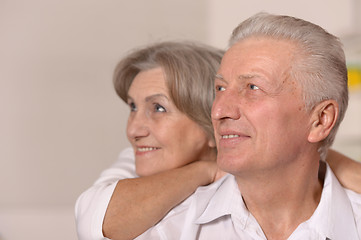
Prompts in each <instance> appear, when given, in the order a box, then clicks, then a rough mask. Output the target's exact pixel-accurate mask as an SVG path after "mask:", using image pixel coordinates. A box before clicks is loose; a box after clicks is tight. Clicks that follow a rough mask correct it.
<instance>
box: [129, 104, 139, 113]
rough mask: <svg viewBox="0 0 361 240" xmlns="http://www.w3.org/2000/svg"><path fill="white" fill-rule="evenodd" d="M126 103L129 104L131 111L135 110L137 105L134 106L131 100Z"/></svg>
mask: <svg viewBox="0 0 361 240" xmlns="http://www.w3.org/2000/svg"><path fill="white" fill-rule="evenodd" d="M128 105H129V108H130V111H131V112H135V111H137V106H135V103H133V102H131V103H128Z"/></svg>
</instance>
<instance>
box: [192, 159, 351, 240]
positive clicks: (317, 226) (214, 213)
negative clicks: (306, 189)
mask: <svg viewBox="0 0 361 240" xmlns="http://www.w3.org/2000/svg"><path fill="white" fill-rule="evenodd" d="M195 202H196V204H197V206H196V208H195V209H196V215H195V216H196V218H195V223H196V224H205V223H208V222H211V221H213V220H215V219H217V218H220V217H222V216H225V215H232V218H238V220H239V222H240V224H241V226H242V227H243V228H245V227H246V224H247V220H248V219H250V217H252V215H251V214H250V213H249V211H248V210H247V208H246V206H245V204H244V202H243V199H242V196H241V193H240V191H239V189H238V185H237V183H236V181H235V178H234V176H233V175H230V174H227V175H226V176H224V177H223V178H222V179H220V180H218V181H217V182H215V183H213V184H212V185H210V186H209V187H204V188H200V189H199V191H197V192H196V194H195ZM251 222H252V221H251ZM303 231H307V232H315V233H318V234H319V235H320V236H322V239H327V238H329V239H344V237H345V233H347V237H348V239H358V233H357V230H356V225H355V221H354V216H353V210H352V206H351V203H350V200H349V199H348V196H347V194H346V192H345V190H344V189H343V187H342V186H341V185H340V183H339V182H338V180H337V179H336V177H335V175H334V174H333V172H332V170H331V169H330V167H329V166H328V164H327V170H326V176H325V181H324V186H323V190H322V195H321V200H320V203H319V205H318V207H317V208H316V210H315V212H314V213H313V215H312V216H311V218H310V219H309V220H307V221H306V222H304V223H302V224H300V225H299V226H298V228H297V229H296V230H295V232H294V234H292V235H291V236H290V239H292V238H293V237H295V236H293V235H297V232H303ZM292 236H293V237H292Z"/></svg>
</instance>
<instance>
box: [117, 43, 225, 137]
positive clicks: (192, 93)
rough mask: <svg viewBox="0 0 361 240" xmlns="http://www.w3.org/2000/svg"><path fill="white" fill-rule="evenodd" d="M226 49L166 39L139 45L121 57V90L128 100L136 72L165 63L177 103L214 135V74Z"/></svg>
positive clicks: (118, 67)
mask: <svg viewBox="0 0 361 240" xmlns="http://www.w3.org/2000/svg"><path fill="white" fill-rule="evenodd" d="M223 54H224V51H222V50H219V49H216V48H213V47H210V46H207V45H204V44H200V43H195V42H162V43H157V44H154V45H151V46H147V47H144V48H141V49H136V50H134V51H132V52H131V53H130V54H128V55H127V56H126V57H125V58H124V59H123V60H121V61H120V62H119V63H118V65H117V67H116V69H115V72H114V78H113V83H114V87H115V90H116V92H117V94H118V95H119V96H120V98H121V99H123V101H124V102H127V98H128V90H129V88H130V85H131V83H132V82H133V79H134V78H135V76H136V75H137V74H138V73H139V72H141V71H145V70H149V69H152V68H156V67H161V68H162V69H163V71H164V72H165V75H166V81H167V84H168V89H169V93H170V97H171V99H172V101H173V102H174V104H175V106H176V107H177V108H178V109H179V110H180V111H181V112H183V113H185V114H186V115H187V116H188V117H189V118H190V119H192V120H193V121H195V122H196V123H198V124H199V125H200V126H201V127H202V128H203V129H204V130H205V132H206V133H207V134H208V135H209V136H210V137H211V138H212V139H214V134H213V127H212V122H211V109H212V103H213V99H214V91H213V87H214V78H215V74H216V72H217V70H218V67H219V65H220V62H221V59H222V56H223Z"/></svg>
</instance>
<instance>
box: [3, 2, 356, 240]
mask: <svg viewBox="0 0 361 240" xmlns="http://www.w3.org/2000/svg"><path fill="white" fill-rule="evenodd" d="M271 3H272V4H271ZM295 4H297V3H294V2H293V3H289V1H286V0H282V1H281V0H278V1H266V0H263V1H261V0H256V1H252V4H251V3H250V2H246V1H236V0H227V1H219V0H197V1H193V0H153V1H149V0H134V1H121V0H118V1H115V0H108V1H96V0H77V1H70V0H54V1H46V0H34V1H25V0H12V1H10V0H0V36H1V37H0V110H1V118H0V166H1V167H0V189H1V190H2V194H1V197H0V239H1V240H3V239H4V240H7V239H12V240H16V239H49V236H48V234H51V233H53V234H54V235H55V236H54V237H50V239H76V237H75V232H74V231H75V230H74V225H73V224H72V223H71V224H69V222H71V221H74V220H73V215H72V213H73V205H74V202H75V200H76V198H77V196H78V195H79V194H80V193H81V192H82V191H83V190H85V189H86V188H87V187H88V186H90V185H91V184H92V182H93V181H94V180H95V179H96V177H97V176H98V175H99V173H100V171H101V170H102V169H104V168H106V167H108V166H109V165H110V164H111V163H112V162H113V161H114V160H115V159H116V157H117V154H118V152H119V151H120V150H121V149H122V148H124V147H125V146H128V143H127V140H126V138H125V124H126V116H127V114H128V109H127V107H126V106H125V105H124V104H123V103H122V102H121V101H120V100H119V99H118V98H117V96H116V94H115V93H114V91H113V89H112V84H111V77H112V71H113V68H114V66H115V64H116V63H117V61H118V60H119V59H120V58H121V56H123V55H124V54H125V53H126V52H127V51H128V50H130V49H132V48H133V47H136V46H139V45H143V44H146V43H150V42H154V41H160V40H165V39H192V40H198V41H203V42H206V43H209V44H212V45H214V46H218V47H222V48H224V47H225V46H226V43H227V39H228V37H229V34H230V32H231V30H232V29H233V28H234V27H235V26H236V24H238V23H239V22H240V21H241V20H243V19H245V18H246V17H248V16H249V15H251V14H253V13H256V12H258V11H260V10H265V11H269V12H273V13H285V14H291V15H295V16H299V17H303V18H306V19H309V20H311V21H314V22H316V23H319V24H321V25H322V26H324V27H326V28H327V29H328V30H329V31H330V32H332V33H335V34H344V33H347V32H350V31H351V30H352V27H353V26H352V18H351V17H350V16H351V12H352V11H351V9H352V8H351V2H350V1H349V2H348V1H346V2H343V3H342V4H341V3H340V1H338V0H332V1H327V6H325V4H326V3H325V1H317V2H316V3H315V1H311V0H308V1H302V3H299V5H296V6H295ZM335 13H337V14H335ZM18 225H19V226H18ZM44 228H46V229H47V231H45V232H44V231H42V230H43V229H44ZM25 236H26V237H25Z"/></svg>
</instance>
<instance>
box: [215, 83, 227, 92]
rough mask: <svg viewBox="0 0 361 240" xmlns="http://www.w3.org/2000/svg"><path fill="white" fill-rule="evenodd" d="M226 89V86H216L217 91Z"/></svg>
mask: <svg viewBox="0 0 361 240" xmlns="http://www.w3.org/2000/svg"><path fill="white" fill-rule="evenodd" d="M224 90H226V88H224V87H222V86H219V85H217V86H216V91H217V92H222V91H224Z"/></svg>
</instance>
